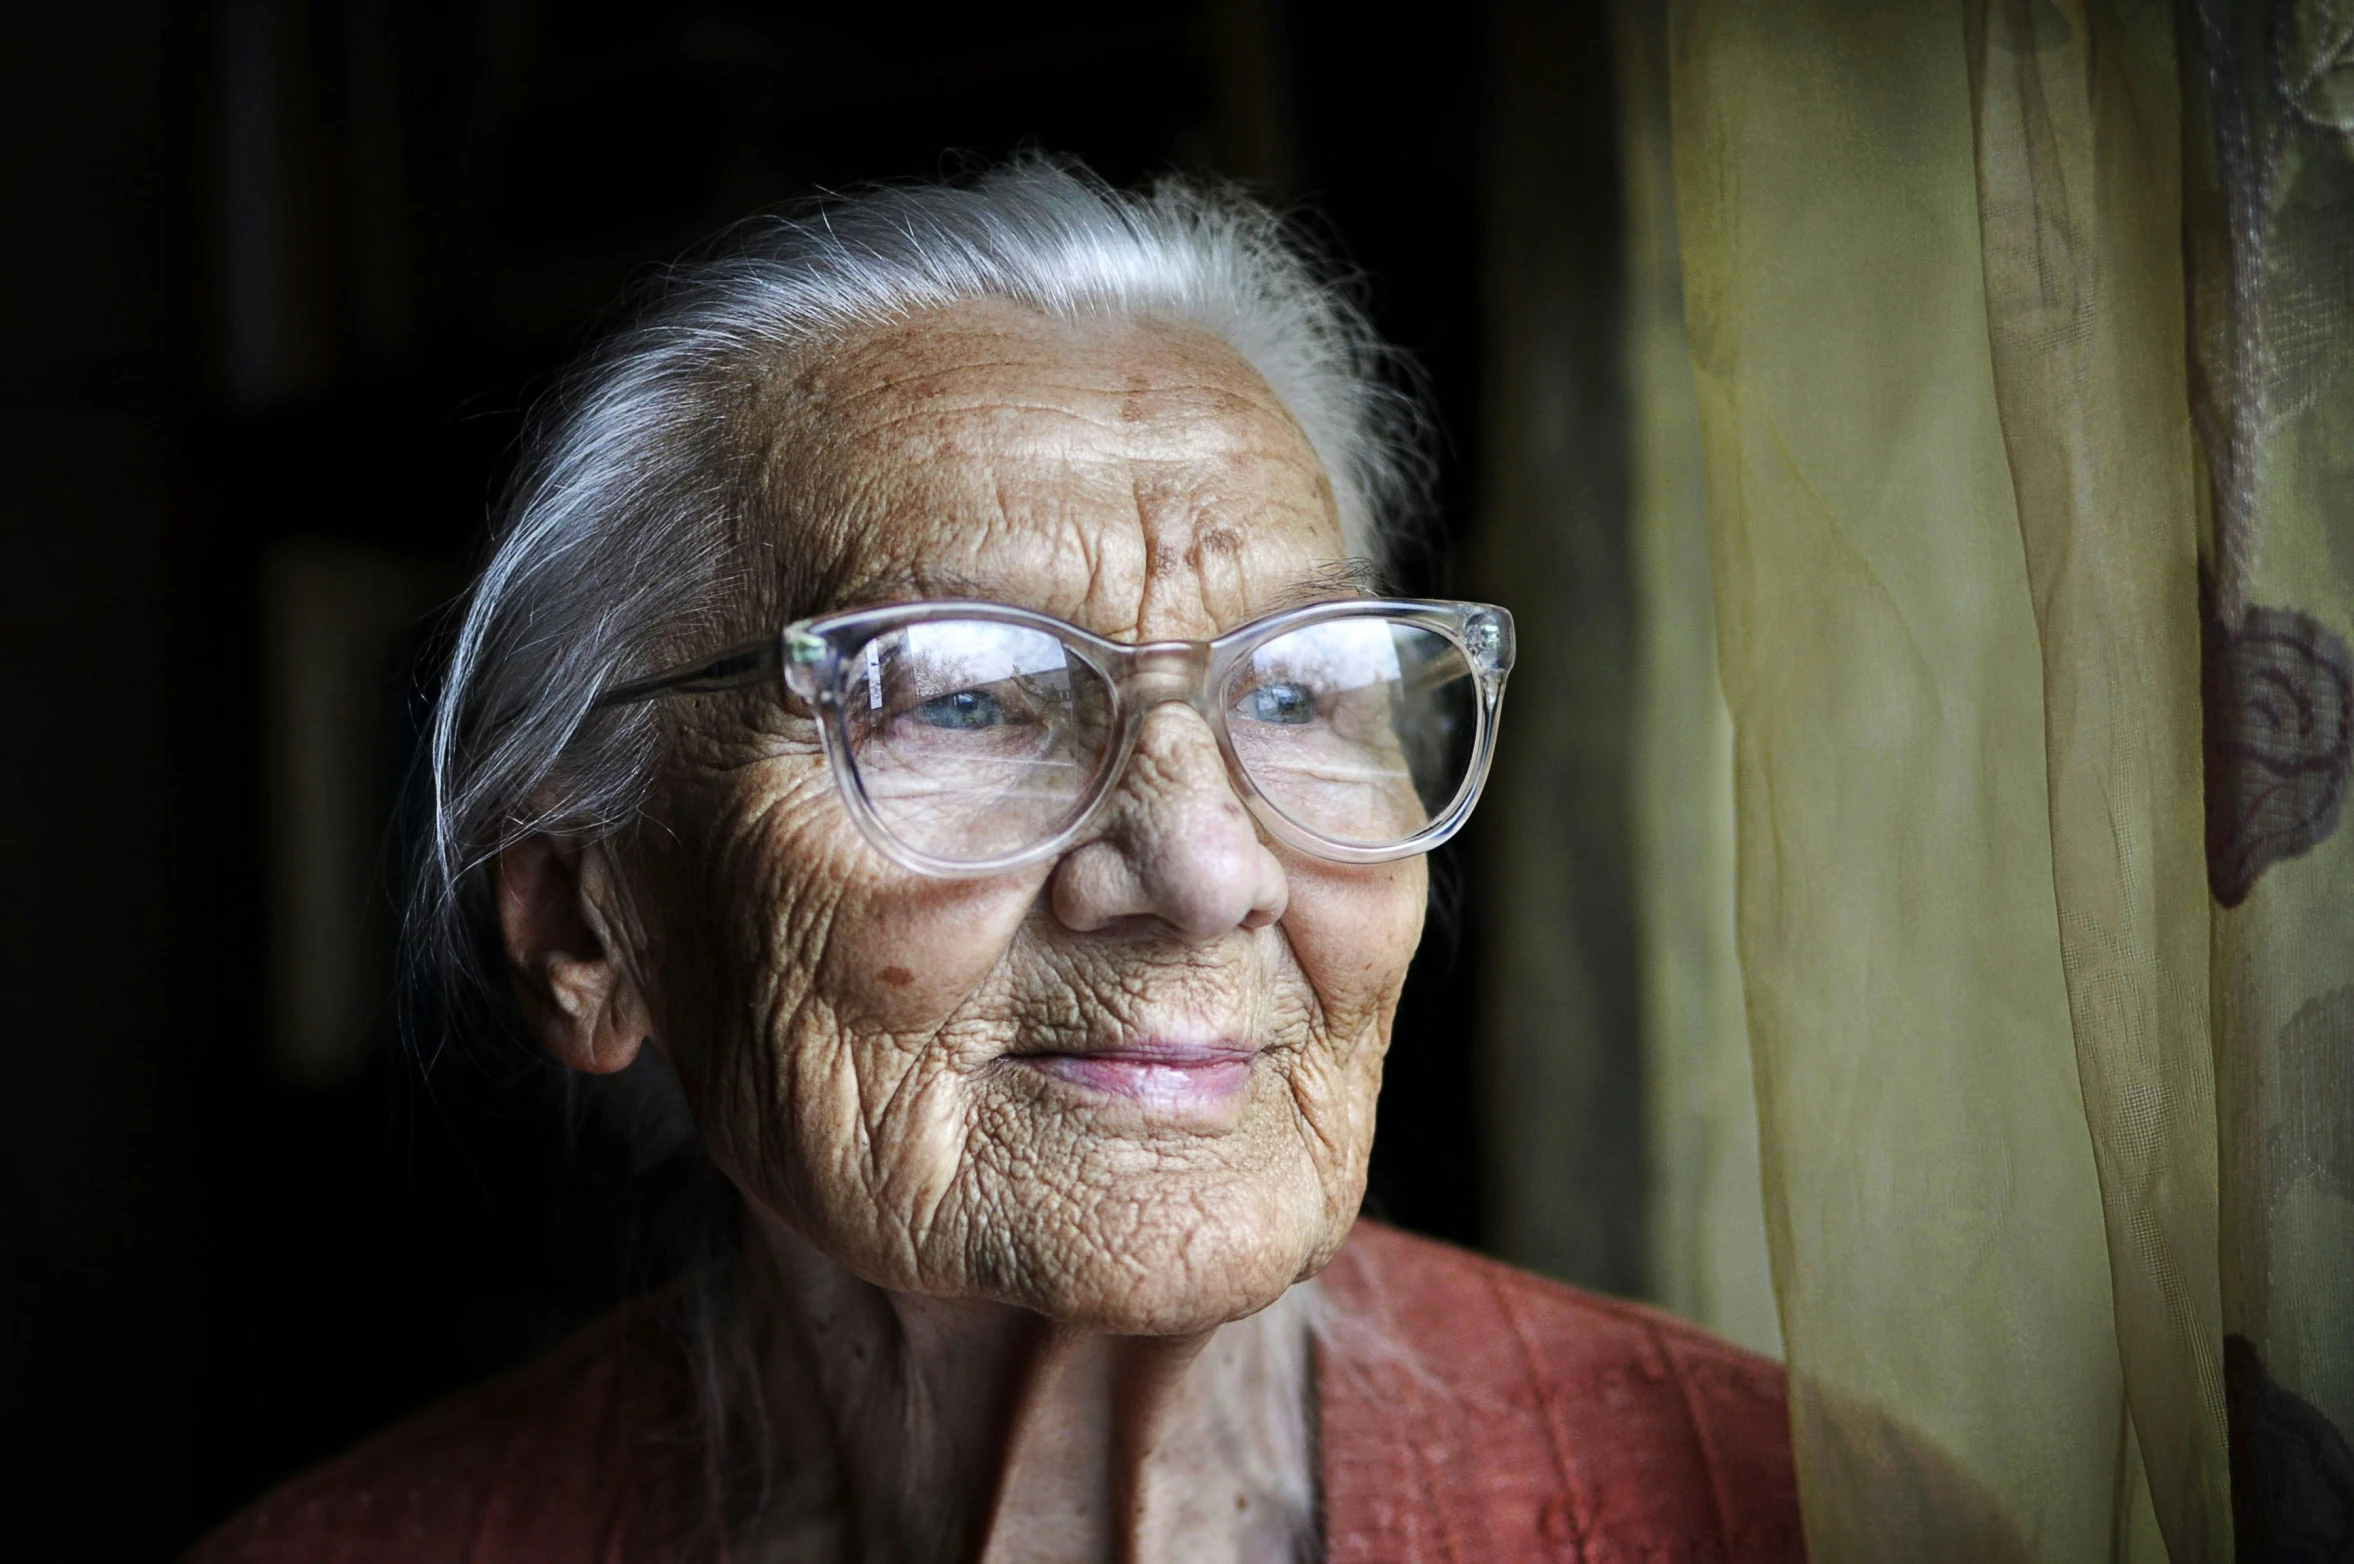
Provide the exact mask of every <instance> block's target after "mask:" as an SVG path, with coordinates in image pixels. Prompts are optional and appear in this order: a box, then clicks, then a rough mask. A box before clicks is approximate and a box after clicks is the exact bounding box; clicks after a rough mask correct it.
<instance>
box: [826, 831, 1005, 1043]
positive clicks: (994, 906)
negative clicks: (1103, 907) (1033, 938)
mask: <svg viewBox="0 0 2354 1564" xmlns="http://www.w3.org/2000/svg"><path fill="white" fill-rule="evenodd" d="M1041 884H1042V880H1041V877H1039V876H1037V875H1027V874H1026V875H1022V876H1019V877H1015V878H1001V879H992V880H924V879H920V878H918V877H916V876H913V875H910V874H908V873H907V872H906V871H904V870H901V869H898V868H897V867H895V866H893V867H890V868H888V869H887V871H886V872H885V873H883V874H879V875H877V876H876V877H874V878H873V879H870V880H868V881H866V882H865V883H863V884H861V885H860V886H858V887H857V888H856V889H855V890H853V891H851V892H850V893H849V894H847V895H844V896H843V897H842V898H841V899H840V900H839V901H838V902H837V903H836V906H835V911H834V915H833V919H832V926H831V928H830V929H829V931H828V939H827V942H826V950H825V956H824V960H823V962H822V963H821V964H820V966H819V968H818V970H817V972H816V973H815V986H816V988H817V990H818V992H819V993H820V994H821V995H822V996H823V997H824V999H825V1001H826V1003H827V1008H828V1009H830V1010H831V1011H832V1012H833V1013H834V1014H835V1015H837V1016H839V1017H840V1018H841V1020H842V1022H843V1023H844V1024H845V1025H846V1026H847V1027H849V1028H850V1029H851V1030H853V1031H856V1032H875V1033H883V1034H889V1035H897V1036H907V1035H910V1034H917V1033H923V1032H927V1031H930V1030H932V1029H933V1028H935V1027H937V1026H939V1025H940V1024H941V1023H942V1022H943V1021H945V1020H947V1019H948V1018H949V1017H950V1016H951V1015H953V1014H954V1013H955V1012H956V1010H957V1009H958V1008H959V1007H960V1006H961V1005H963V1004H964V1003H965V1001H966V1000H967V999H969V998H970V997H971V995H972V994H973V992H974V990H976V989H978V988H980V987H981V986H982V985H983V984H984V983H986V982H987V981H988V979H989V977H990V975H991V974H992V973H993V972H994V971H995V970H996V969H997V965H998V963H999V962H1000V961H1001V960H1002V959H1003V958H1004V955H1005V951H1006V949H1007V947H1008V946H1009V945H1011V944H1012V943H1013V939H1014V936H1015V934H1016V933H1017V932H1018V931H1019V929H1020V928H1021V926H1022V921H1023V919H1024V918H1025V917H1027V916H1028V915H1029V913H1030V910H1031V908H1032V907H1033V906H1034V905H1035V904H1036V902H1037V899H1038V896H1039V892H1040V888H1041Z"/></svg>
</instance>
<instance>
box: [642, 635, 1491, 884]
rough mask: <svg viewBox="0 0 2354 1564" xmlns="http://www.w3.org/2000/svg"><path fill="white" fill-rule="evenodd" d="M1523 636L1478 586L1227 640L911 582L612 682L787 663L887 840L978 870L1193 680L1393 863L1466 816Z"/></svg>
mask: <svg viewBox="0 0 2354 1564" xmlns="http://www.w3.org/2000/svg"><path fill="white" fill-rule="evenodd" d="M1512 652H1513V640H1512V616H1511V614H1509V613H1507V612H1506V611H1505V610H1503V609H1501V608H1495V607H1490V606H1488V605H1486V604H1482V603H1449V602H1411V601H1397V600H1354V601H1341V602H1331V603H1317V604H1312V605H1310V606H1308V607H1304V608H1296V609H1291V610H1288V611H1286V612H1283V613H1278V614H1273V615H1270V616H1268V617H1267V618H1264V619H1259V620H1256V621H1254V622H1252V623H1250V624H1247V625H1244V626H1242V627H1240V628H1239V629H1236V630H1233V631H1231V632H1229V633H1228V634H1226V635H1222V636H1220V637H1218V639H1216V640H1214V641H1156V642H1150V643H1147V644H1144V645H1133V646H1132V645H1124V644H1122V643H1120V642H1117V641H1107V640H1105V639H1104V638H1103V637H1101V636H1098V635H1091V634H1089V633H1088V632H1087V631H1085V630H1082V629H1080V628H1078V627H1077V626H1076V625H1070V624H1066V623H1064V622H1063V621H1062V620H1060V619H1055V618H1052V617H1050V616H1048V615H1046V614H1040V613H1033V612H1031V611H1029V610H1027V609H1021V608H1011V607H1007V606H1005V605H1003V604H997V603H968V602H933V603H910V604H900V605H896V606H892V607H885V608H863V609H853V610H850V611H848V612H844V613H836V614H825V615H821V616H819V617H817V618H814V619H804V620H801V621H799V622H798V623H795V624H790V625H787V626H786V627H785V628H784V629H783V630H782V631H780V632H779V633H778V634H777V635H775V636H774V637H771V638H769V639H767V640H763V641H757V642H753V643H750V644H748V645H744V646H739V647H735V648H732V649H731V650H728V651H725V652H722V653H720V654H719V655H718V656H716V657H713V658H711V659H709V660H707V661H704V662H701V663H698V664H696V665H694V666H692V667H686V668H678V669H673V670H672V671H670V672H668V673H663V674H659V675H656V676H655V677H653V678H650V679H642V680H639V681H637V682H635V683H631V684H625V685H622V686H620V687H618V688H616V689H613V690H611V691H609V692H607V693H606V694H605V695H604V696H603V697H601V698H600V699H599V701H598V702H597V704H598V705H599V706H616V705H624V704H629V703H633V702H637V701H644V700H650V699H653V698H654V697H657V696H661V695H669V694H701V693H710V692H714V691H719V690H729V689H741V688H747V687H752V686H756V685H759V684H762V683H765V682H766V681H767V680H769V679H772V678H776V677H777V676H778V675H779V674H780V673H781V674H782V677H783V683H784V685H785V688H786V689H787V690H789V691H790V692H791V693H792V694H793V695H794V696H796V697H798V698H799V699H800V700H801V701H802V702H803V703H804V704H805V705H807V706H808V707H809V708H810V710H811V711H813V712H814V713H815V714H816V715H817V720H818V733H819V737H820V742H821V744H822V745H823V747H824V750H825V755H826V760H827V762H828V764H829V765H830V766H831V768H832V771H833V775H834V780H835V783H836V785H837V786H838V788H839V789H840V791H841V795H842V802H843V804H844V806H845V807H847V808H848V810H849V811H850V816H851V818H852V819H853V820H855V821H856V822H857V823H858V826H859V828H860V829H861V830H862V831H864V832H865V833H866V835H867V837H868V838H869V839H870V840H871V841H872V842H873V843H874V844H875V846H876V847H878V848H880V849H881V850H882V851H883V852H884V853H885V854H887V855H888V856H890V857H891V858H892V859H894V860H896V861H897V862H899V863H901V864H903V865H905V866H906V867H908V868H910V869H913V870H916V871H917V872H919V873H922V874H928V875H937V876H944V877H971V876H978V875H989V874H999V873H1003V872H1005V871H1006V870H1009V869H1016V868H1020V867H1022V866H1024V865H1026V864H1032V863H1037V862H1039V861H1041V860H1043V859H1046V858H1050V857H1053V856H1055V855H1056V854H1058V853H1060V852H1061V851H1062V850H1063V849H1064V848H1065V847H1067V846H1068V845H1069V844H1070V843H1071V842H1072V841H1073V840H1075V839H1076V838H1077V837H1078V836H1079V835H1080V834H1081V833H1082V832H1084V831H1085V830H1086V829H1087V827H1088V825H1089V823H1090V821H1091V820H1092V819H1093V818H1094V816H1095V813H1096V811H1097V810H1098V809H1100V808H1101V807H1102V806H1103V804H1104V802H1105V800H1106V799H1108V798H1109V797H1110V796H1111V795H1112V792H1113V790H1114V788H1115V786H1116V784H1117V783H1118V781H1119V779H1120V777H1121V775H1122V774H1123V773H1124V772H1125V771H1126V769H1127V765H1128V760H1129V757H1130V756H1131V755H1132V754H1133V753H1134V751H1135V748H1136V742H1137V736H1138V734H1139V733H1140V732H1141V730H1142V728H1143V725H1144V718H1145V715H1146V713H1148V712H1149V711H1151V710H1152V708H1154V707H1155V706H1158V705H1160V704H1162V703H1163V702H1166V701H1181V702H1183V703H1184V704H1186V705H1188V706H1191V707H1192V708H1193V709H1194V710H1195V711H1196V712H1198V713H1199V714H1200V715H1201V717H1202V718H1203V720H1204V721H1206V722H1207V723H1208V724H1209V726H1210V730H1211V731H1212V732H1213V733H1214V734H1215V735H1216V736H1217V740H1218V747H1219V749H1220V750H1221V751H1222V752H1223V753H1224V755H1225V758H1226V766H1227V771H1228V773H1229V775H1230V776H1231V777H1232V779H1233V782H1234V785H1235V790H1236V791H1237V793H1239V794H1240V796H1241V797H1242V799H1243V801H1244V802H1245V803H1246V804H1247V805H1248V806H1249V807H1250V809H1251V812H1252V813H1253V814H1254V815H1255V816H1256V817H1257V818H1258V819H1259V821H1260V822H1261V823H1262V824H1263V825H1264V826H1265V827H1266V829H1267V830H1268V831H1269V832H1270V833H1271V834H1272V835H1274V836H1275V837H1276V838H1278V839H1279V840H1281V841H1284V842H1286V843H1288V844H1290V845H1291V846H1293V847H1295V848H1297V849H1299V850H1300V851H1302V852H1305V853H1310V854H1313V855H1315V856H1317V857H1321V858H1327V859H1333V860H1337V861H1339V862H1342V863H1382V862H1386V861H1388V860H1390V859H1394V858H1404V857H1407V856H1409V855H1411V854H1414V853H1421V852H1427V851H1429V850H1430V849H1431V848H1433V847H1436V846H1437V845H1438V844H1439V843H1441V842H1443V841H1445V840H1446V839H1447V838H1448V837H1450V836H1452V835H1454V834H1455V832H1456V831H1457V830H1458V829H1460V828H1461V826H1462V824H1463V822H1464V820H1465V819H1466V818H1467V817H1468V816H1469V815H1470V813H1471V806H1472V805H1473V804H1474V803H1475V802H1477V800H1478V798H1479V791H1480V786H1481V784H1482V783H1483V782H1484V781H1485V780H1486V778H1487V772H1488V760H1489V757H1490V756H1491V755H1492V754H1493V752H1494V750H1495V743H1496V720H1497V715H1498V712H1499V710H1500V708H1501V706H1502V703H1503V699H1504V679H1505V676H1506V675H1507V674H1509V673H1510V672H1511V671H1512Z"/></svg>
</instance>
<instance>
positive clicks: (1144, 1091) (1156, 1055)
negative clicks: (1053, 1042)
mask: <svg viewBox="0 0 2354 1564" xmlns="http://www.w3.org/2000/svg"><path fill="white" fill-rule="evenodd" d="M1258 1052H1259V1051H1258V1050H1257V1049H1256V1048H1250V1047H1246V1046H1244V1045H1242V1044H1240V1043H1227V1042H1217V1043H1185V1042H1174V1041H1169V1040H1166V1039H1161V1038H1145V1039H1140V1040H1139V1041H1136V1042H1132V1043H1122V1044H1120V1045H1119V1046H1117V1047H1114V1048H1102V1049H1095V1050H1091V1051H1089V1052H1087V1053H1071V1054H1024V1055H1022V1056H1021V1062H1022V1063H1023V1064H1026V1065H1028V1066H1029V1067H1030V1068H1032V1069H1034V1070H1037V1071H1038V1072H1040V1073H1041V1074H1043V1075H1050V1076H1052V1077H1054V1078H1055V1079H1056V1080H1058V1081H1064V1082H1067V1083H1069V1084H1070V1085H1073V1086H1080V1087H1085V1088H1087V1089H1088V1090H1091V1091H1098V1092H1102V1093H1104V1094H1105V1095H1107V1096H1113V1097H1125V1098H1128V1099H1129V1100H1130V1101H1132V1102H1135V1103H1137V1104H1139V1105H1140V1106H1142V1107H1146V1108H1150V1109H1155V1110H1157V1111H1160V1112H1163V1113H1171V1114H1178V1115H1184V1114H1191V1113H1199V1112H1203V1111H1205V1110H1215V1109H1218V1108H1222V1107H1225V1106H1227V1105H1228V1104H1230V1103H1232V1102H1233V1100H1234V1099H1235V1098H1237V1097H1239V1096H1241V1095H1242V1089H1243V1087H1244V1086H1245V1085H1246V1084H1248V1082H1249V1081H1250V1075H1251V1060H1252V1059H1254V1058H1256V1057H1257V1056H1258Z"/></svg>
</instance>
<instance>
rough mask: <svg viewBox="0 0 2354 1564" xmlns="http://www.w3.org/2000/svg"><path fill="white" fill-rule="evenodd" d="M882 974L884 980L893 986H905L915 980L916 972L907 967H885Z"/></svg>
mask: <svg viewBox="0 0 2354 1564" xmlns="http://www.w3.org/2000/svg"><path fill="white" fill-rule="evenodd" d="M882 976H883V981H884V982H886V983H888V984H890V985H891V986H892V987H893V988H905V987H907V985H908V984H910V983H912V982H914V981H915V974H914V973H912V972H910V971H908V970H907V968H905V967H885V968H884V969H883V974H882Z"/></svg>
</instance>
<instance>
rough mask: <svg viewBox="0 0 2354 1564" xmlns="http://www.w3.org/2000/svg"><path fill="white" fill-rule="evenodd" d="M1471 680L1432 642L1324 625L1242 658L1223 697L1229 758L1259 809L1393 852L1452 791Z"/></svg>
mask: <svg viewBox="0 0 2354 1564" xmlns="http://www.w3.org/2000/svg"><path fill="white" fill-rule="evenodd" d="M1478 695H1479V692H1478V680H1477V678H1476V676H1475V675H1474V674H1473V672H1472V668H1471V664H1470V662H1469V660H1468V659H1467V658H1465V656H1464V655H1463V653H1462V652H1461V651H1460V650H1459V649H1458V648H1457V647H1456V646H1455V644H1454V643H1453V642H1452V641H1450V640H1448V639H1447V638H1446V637H1445V636H1443V635H1441V634H1439V633H1438V632H1437V631H1435V630H1428V629H1424V628H1423V627H1422V626H1420V625H1416V624H1410V623H1407V622H1405V621H1403V620H1396V619H1384V618H1380V617H1376V616H1371V615H1368V616H1366V617H1363V618H1354V619H1333V620H1326V621H1325V622H1324V623H1322V624H1314V625H1308V626H1305V627H1303V628H1301V629H1298V630H1295V631H1292V632H1291V633H1290V634H1288V635H1283V636H1278V637H1277V638H1276V639H1274V640H1272V641H1269V642H1268V643H1267V644H1266V645H1264V646H1262V647H1260V648H1259V649H1258V650H1257V651H1255V652H1253V653H1252V654H1251V656H1250V658H1249V659H1248V661H1247V662H1246V663H1245V664H1244V665H1243V666H1242V667H1241V668H1239V669H1237V670H1236V672H1235V674H1234V676H1233V679H1232V682H1231V683H1230V685H1229V686H1228V689H1227V691H1226V729H1227V732H1228V733H1229V734H1230V735H1231V736H1232V738H1233V741H1234V752H1235V755H1236V758H1238V759H1239V760H1240V761H1241V762H1242V766H1243V769H1244V770H1245V771H1246V772H1248V773H1249V774H1250V778H1251V781H1252V783H1253V784H1254V785H1255V786H1256V787H1257V788H1258V790H1259V792H1260V794H1261V795H1262V796H1263V797H1265V799H1266V800H1267V802H1269V803H1270V804H1272V805H1274V806H1275V807H1276V808H1277V809H1278V810H1280V811H1282V813H1283V814H1284V815H1286V816H1287V817H1289V818H1290V819H1292V820H1293V821H1296V822H1297V823H1298V824H1300V825H1302V826H1305V827H1307V828H1308V829H1309V830H1311V831H1313V832H1315V833H1316V834H1317V835H1319V836H1324V837H1328V838H1330V839H1331V840H1333V841H1337V842H1344V843H1347V844H1348V845H1350V846H1353V847H1386V846H1390V845H1392V844H1394V843H1397V842H1402V841H1404V840H1406V839H1407V838H1408V837H1411V836H1413V835H1415V834H1416V833H1418V832H1420V831H1422V830H1423V829H1424V828H1425V827H1427V826H1428V825H1429V824H1430V823H1431V822H1432V821H1433V820H1434V819H1436V818H1437V817H1438V816H1439V815H1441V814H1443V813H1444V812H1445V811H1446V809H1447V807H1448V806H1449V805H1450V804H1452V803H1453V802H1454V801H1455V796H1456V794H1457V793H1459V792H1461V791H1462V788H1463V782H1464V779H1465V777H1466V776H1467V775H1468V774H1469V772H1470V769H1471V752H1472V742H1473V739H1474V738H1475V736H1476V734H1477V731H1478Z"/></svg>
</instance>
